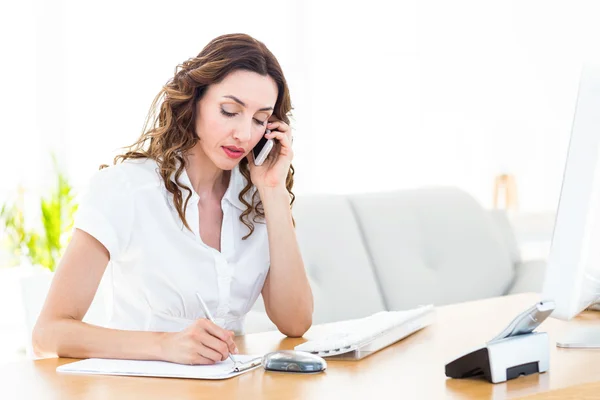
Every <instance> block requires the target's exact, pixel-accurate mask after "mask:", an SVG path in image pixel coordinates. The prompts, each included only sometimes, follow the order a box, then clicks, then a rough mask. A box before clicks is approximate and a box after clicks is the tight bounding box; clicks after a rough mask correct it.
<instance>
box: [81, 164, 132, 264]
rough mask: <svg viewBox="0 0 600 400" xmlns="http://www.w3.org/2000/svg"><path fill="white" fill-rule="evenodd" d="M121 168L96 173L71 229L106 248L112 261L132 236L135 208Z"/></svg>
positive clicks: (127, 182) (82, 198)
mask: <svg viewBox="0 0 600 400" xmlns="http://www.w3.org/2000/svg"><path fill="white" fill-rule="evenodd" d="M119 167H120V165H117V166H112V167H109V168H105V169H102V170H100V171H98V172H96V173H95V174H94V175H93V176H92V178H91V179H90V182H89V187H88V189H87V191H86V192H85V193H84V194H83V195H82V196H81V198H80V201H79V208H78V210H77V213H76V216H75V221H74V227H75V228H78V229H81V230H82V231H85V232H87V233H88V234H90V235H92V236H93V237H94V238H96V239H97V240H98V241H99V242H100V243H102V244H103V245H104V247H106V249H107V250H108V252H109V253H110V258H111V260H115V259H118V258H119V257H120V256H121V255H122V253H123V252H124V251H125V249H126V247H127V245H128V243H129V239H130V237H131V233H132V229H133V220H134V206H133V203H134V201H133V196H132V190H131V185H130V183H129V181H128V180H127V179H126V176H125V174H124V172H123V171H122V170H121V169H120V168H119Z"/></svg>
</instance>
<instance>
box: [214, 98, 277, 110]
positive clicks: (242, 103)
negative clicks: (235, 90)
mask: <svg viewBox="0 0 600 400" xmlns="http://www.w3.org/2000/svg"><path fill="white" fill-rule="evenodd" d="M223 97H227V98H228V99H231V100H233V101H235V102H236V103H238V104H239V105H241V106H242V107H247V106H246V103H244V102H243V101H241V100H240V99H238V98H237V97H235V96H232V95H227V96H223ZM272 109H273V107H263V108H261V109H260V110H258V111H271V110H272Z"/></svg>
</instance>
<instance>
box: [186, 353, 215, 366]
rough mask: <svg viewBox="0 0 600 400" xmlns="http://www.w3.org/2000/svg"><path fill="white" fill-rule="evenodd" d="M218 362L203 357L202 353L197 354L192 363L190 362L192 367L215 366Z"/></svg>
mask: <svg viewBox="0 0 600 400" xmlns="http://www.w3.org/2000/svg"><path fill="white" fill-rule="evenodd" d="M215 362H216V361H215V360H212V359H210V358H207V357H204V356H202V355H200V353H196V355H195V356H194V357H192V361H191V362H190V364H191V365H207V364H208V365H210V364H214V363H215Z"/></svg>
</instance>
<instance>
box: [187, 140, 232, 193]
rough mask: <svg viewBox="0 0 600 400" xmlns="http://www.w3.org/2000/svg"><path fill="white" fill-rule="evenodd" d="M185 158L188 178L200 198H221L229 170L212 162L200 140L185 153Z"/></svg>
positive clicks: (229, 173) (226, 183) (226, 184)
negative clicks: (203, 149)
mask: <svg viewBox="0 0 600 400" xmlns="http://www.w3.org/2000/svg"><path fill="white" fill-rule="evenodd" d="M185 160H186V162H187V166H186V172H187V175H188V178H189V179H190V182H191V184H192V188H193V189H194V191H195V192H196V193H197V194H198V196H199V197H200V200H201V201H202V200H204V199H214V198H218V199H221V198H222V197H223V195H224V194H225V191H226V190H227V186H228V185H229V177H230V175H231V171H224V170H222V169H220V168H218V167H217V166H216V165H215V164H213V162H212V161H211V160H210V159H209V158H208V157H207V156H206V154H205V153H204V151H202V148H201V147H200V142H198V143H197V144H196V146H194V148H192V149H191V150H190V151H189V152H188V153H187V154H186V155H185Z"/></svg>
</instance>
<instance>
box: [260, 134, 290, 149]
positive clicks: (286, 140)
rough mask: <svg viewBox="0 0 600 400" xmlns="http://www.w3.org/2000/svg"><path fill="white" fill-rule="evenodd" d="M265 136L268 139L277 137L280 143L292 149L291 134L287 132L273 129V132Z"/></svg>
mask: <svg viewBox="0 0 600 400" xmlns="http://www.w3.org/2000/svg"><path fill="white" fill-rule="evenodd" d="M265 137H266V138H267V139H277V141H279V143H281V145H282V146H284V147H286V148H289V149H291V147H292V142H291V137H290V134H288V133H286V132H280V131H271V133H267V134H266V135H265Z"/></svg>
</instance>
